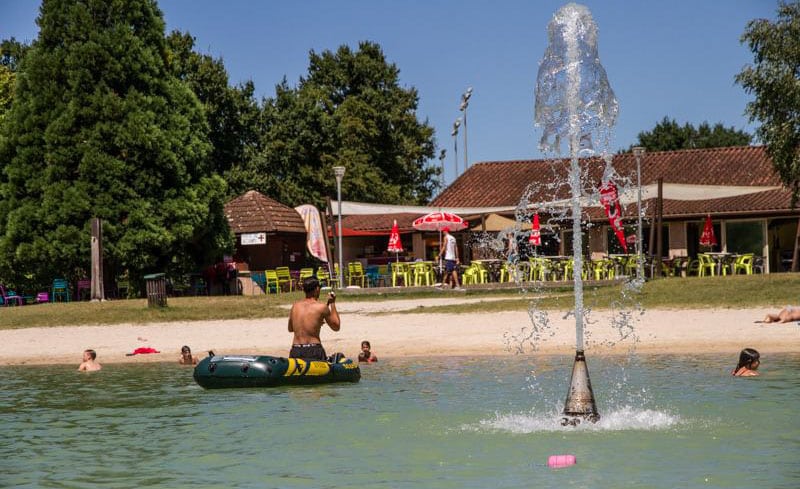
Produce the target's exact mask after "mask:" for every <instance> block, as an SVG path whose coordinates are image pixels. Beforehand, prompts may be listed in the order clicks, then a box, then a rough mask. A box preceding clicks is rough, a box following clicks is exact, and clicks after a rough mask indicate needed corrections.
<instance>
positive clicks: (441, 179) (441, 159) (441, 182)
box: [439, 149, 447, 193]
mask: <svg viewBox="0 0 800 489" xmlns="http://www.w3.org/2000/svg"><path fill="white" fill-rule="evenodd" d="M446 154H447V150H446V149H442V150H441V151H440V152H439V164H440V165H441V167H442V173H441V174H440V175H439V187H440V190H439V193H442V191H443V190H444V157H445V155H446Z"/></svg>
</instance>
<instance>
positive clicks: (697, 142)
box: [628, 116, 753, 151]
mask: <svg viewBox="0 0 800 489" xmlns="http://www.w3.org/2000/svg"><path fill="white" fill-rule="evenodd" d="M638 139H639V142H638V144H635V145H633V146H643V147H644V148H646V149H647V151H675V150H679V149H695V148H723V147H727V146H747V145H748V144H750V142H751V141H752V140H753V136H751V135H750V134H748V133H746V132H744V131H739V130H736V129H734V128H733V127H730V128H726V127H725V126H723V125H722V123H721V122H718V123H716V124H714V126H713V127H711V126H710V125H709V124H708V122H703V123H702V124H700V125H699V126H698V127H697V128H696V129H695V127H694V126H693V125H691V124H689V123H688V122H687V123H686V124H684V125H683V126H680V125H679V124H678V123H677V122H675V119H672V120H670V119H669V118H668V117H666V116H665V117H664V118H663V119H662V120H661V122H659V123H657V124H656V126H655V127H654V128H653V130H651V131H643V132H640V133H639V136H638ZM630 150H631V149H630V148H628V151H630Z"/></svg>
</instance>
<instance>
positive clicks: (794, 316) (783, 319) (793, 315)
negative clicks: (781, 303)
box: [756, 306, 800, 323]
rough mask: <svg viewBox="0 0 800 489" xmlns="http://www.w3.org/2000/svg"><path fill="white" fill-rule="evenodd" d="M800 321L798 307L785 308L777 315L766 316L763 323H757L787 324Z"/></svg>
mask: <svg viewBox="0 0 800 489" xmlns="http://www.w3.org/2000/svg"><path fill="white" fill-rule="evenodd" d="M792 321H800V306H786V307H784V308H783V309H781V310H780V311H779V312H778V314H767V315H766V316H765V317H764V320H763V321H756V322H757V323H789V322H792Z"/></svg>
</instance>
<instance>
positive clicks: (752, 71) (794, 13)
mask: <svg viewBox="0 0 800 489" xmlns="http://www.w3.org/2000/svg"><path fill="white" fill-rule="evenodd" d="M742 42H743V43H747V45H748V46H749V47H750V50H751V51H752V52H753V55H754V64H753V65H752V66H747V67H745V68H744V69H743V70H742V72H741V73H739V74H738V75H737V76H736V81H737V83H739V84H740V85H742V87H744V89H745V91H746V92H747V93H752V94H753V95H755V100H754V101H752V102H750V103H748V104H747V114H748V115H749V116H750V120H751V121H760V122H761V126H760V127H759V128H758V129H757V130H756V135H758V137H759V138H760V139H761V141H763V142H764V144H765V145H766V147H767V152H768V153H769V155H770V157H771V158H772V162H773V164H774V165H775V169H776V171H777V172H778V174H779V175H780V177H781V180H782V181H783V183H784V184H785V185H786V186H787V187H789V188H790V189H791V190H792V196H793V204H794V203H796V201H797V198H798V196H799V195H800V2H797V1H794V2H789V3H783V2H781V3H780V4H779V6H778V19H777V20H776V21H775V22H771V21H769V20H767V19H756V20H753V21H750V22H749V23H748V24H747V28H746V29H745V33H744V35H743V36H742Z"/></svg>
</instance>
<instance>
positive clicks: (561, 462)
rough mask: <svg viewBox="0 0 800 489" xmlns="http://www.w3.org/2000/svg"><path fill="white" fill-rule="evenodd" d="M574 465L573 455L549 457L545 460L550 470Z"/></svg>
mask: <svg viewBox="0 0 800 489" xmlns="http://www.w3.org/2000/svg"><path fill="white" fill-rule="evenodd" d="M570 465H575V455H550V457H548V458H547V466H548V467H550V468H551V469H562V468H564V467H569V466H570Z"/></svg>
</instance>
